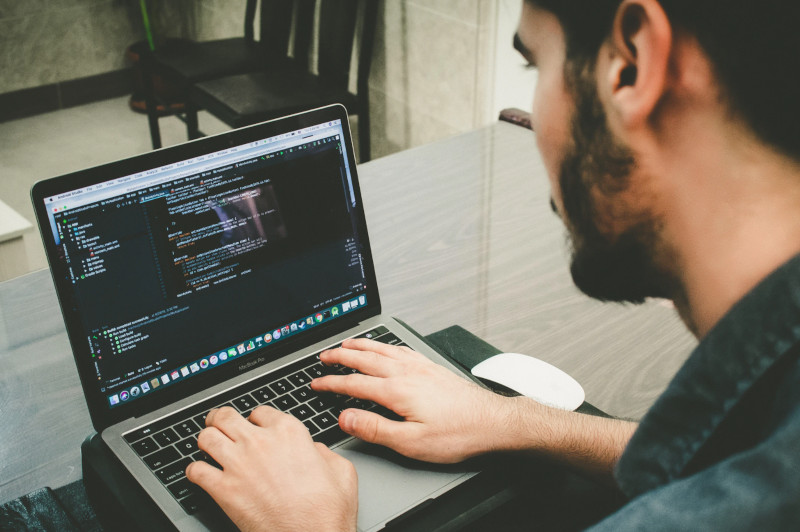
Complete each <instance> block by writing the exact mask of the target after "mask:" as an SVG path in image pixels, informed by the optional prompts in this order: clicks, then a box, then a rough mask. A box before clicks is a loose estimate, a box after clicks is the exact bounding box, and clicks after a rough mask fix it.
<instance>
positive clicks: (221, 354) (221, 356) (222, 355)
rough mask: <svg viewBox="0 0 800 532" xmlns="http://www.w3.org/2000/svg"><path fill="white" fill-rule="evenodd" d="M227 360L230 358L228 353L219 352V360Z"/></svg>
mask: <svg viewBox="0 0 800 532" xmlns="http://www.w3.org/2000/svg"><path fill="white" fill-rule="evenodd" d="M226 360H228V353H220V354H219V361H220V362H225V361H226Z"/></svg>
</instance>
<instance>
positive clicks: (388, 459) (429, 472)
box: [335, 440, 474, 531]
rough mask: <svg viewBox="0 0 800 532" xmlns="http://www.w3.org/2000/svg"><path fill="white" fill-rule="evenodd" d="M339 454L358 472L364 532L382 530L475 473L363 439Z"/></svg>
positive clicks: (359, 498)
mask: <svg viewBox="0 0 800 532" xmlns="http://www.w3.org/2000/svg"><path fill="white" fill-rule="evenodd" d="M335 451H336V452H337V453H339V454H340V455H342V456H344V457H345V458H347V459H348V460H350V461H351V462H352V463H353V464H354V465H355V466H356V471H357V472H358V530H360V531H368V530H373V529H377V528H382V527H383V525H385V524H386V522H387V521H390V520H392V519H394V518H395V517H397V516H399V515H401V514H403V513H405V512H406V511H408V510H410V509H411V508H413V507H415V506H417V505H418V504H420V503H421V502H423V501H425V500H426V499H428V498H430V497H437V496H439V495H440V494H441V493H443V492H444V491H446V489H445V488H449V487H455V486H457V485H458V484H460V483H461V482H462V481H464V480H467V479H468V478H469V477H471V476H472V475H473V474H474V472H471V471H467V470H466V469H465V468H464V466H463V465H459V464H456V465H454V466H453V465H446V466H440V465H435V464H426V463H423V462H418V461H416V460H410V459H408V458H405V457H402V456H400V455H399V454H397V453H395V452H394V451H390V450H389V449H386V448H385V447H380V446H377V445H372V444H369V443H364V442H362V441H360V440H351V441H349V442H347V443H345V444H344V445H342V446H341V447H338V448H337V449H335Z"/></svg>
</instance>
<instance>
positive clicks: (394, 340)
mask: <svg viewBox="0 0 800 532" xmlns="http://www.w3.org/2000/svg"><path fill="white" fill-rule="evenodd" d="M376 340H377V341H379V342H380V343H382V344H390V345H399V344H401V343H403V341H402V340H401V339H400V338H398V337H397V336H395V335H394V334H393V333H387V334H384V335H383V336H381V337H379V338H376Z"/></svg>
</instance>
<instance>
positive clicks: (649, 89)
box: [598, 0, 672, 127]
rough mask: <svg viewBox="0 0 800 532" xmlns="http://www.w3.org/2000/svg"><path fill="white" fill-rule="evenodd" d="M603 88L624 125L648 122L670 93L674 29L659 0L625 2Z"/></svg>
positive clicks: (616, 22)
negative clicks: (668, 88)
mask: <svg viewBox="0 0 800 532" xmlns="http://www.w3.org/2000/svg"><path fill="white" fill-rule="evenodd" d="M606 46H607V50H608V54H607V59H606V61H603V60H602V59H601V60H600V61H599V62H598V66H602V67H604V68H603V69H604V70H605V72H602V71H601V72H600V73H599V74H600V80H601V83H602V84H604V85H605V86H604V87H602V88H601V91H602V92H606V94H607V96H608V97H609V98H608V103H609V104H610V106H611V108H612V109H614V112H615V114H617V115H618V117H619V119H620V120H621V122H622V123H623V124H624V125H626V126H628V127H636V126H637V125H641V124H642V123H643V122H645V121H647V120H648V118H649V117H650V116H651V113H652V112H653V111H654V109H655V108H656V106H657V105H658V103H659V100H660V99H661V97H662V95H663V94H664V92H665V90H666V84H667V74H668V69H669V56H670V49H671V47H672V27H671V25H670V23H669V19H668V18H667V15H666V13H664V10H663V8H662V7H661V5H660V4H659V3H658V1H657V0H624V1H623V2H622V4H621V5H620V7H619V8H618V10H617V14H616V16H615V18H614V25H613V28H612V31H611V37H610V40H609V42H608V43H607V45H606Z"/></svg>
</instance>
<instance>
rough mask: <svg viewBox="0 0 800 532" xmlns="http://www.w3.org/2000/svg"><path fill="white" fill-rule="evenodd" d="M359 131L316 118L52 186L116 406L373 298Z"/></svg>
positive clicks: (91, 353)
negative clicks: (69, 185)
mask: <svg viewBox="0 0 800 532" xmlns="http://www.w3.org/2000/svg"><path fill="white" fill-rule="evenodd" d="M346 133H347V134H348V135H349V132H346V130H345V129H344V128H343V124H342V121H341V120H340V119H337V120H332V121H327V122H323V123H317V124H314V125H311V126H307V127H302V128H300V129H296V130H294V131H288V132H284V133H280V134H277V135H273V136H270V137H267V138H260V139H256V140H248V142H246V143H244V144H240V145H234V146H230V147H228V148H225V149H222V150H218V151H214V152H211V153H204V154H201V155H195V156H192V157H190V158H186V159H184V160H178V161H174V162H171V163H169V164H165V165H163V166H160V167H156V168H149V169H145V170H142V171H138V172H136V173H133V174H131V175H121V176H119V177H114V178H113V179H109V180H107V181H104V182H98V183H93V184H91V185H88V186H84V187H82V188H78V189H74V190H69V191H65V192H61V193H57V194H54V195H50V196H46V197H43V198H42V201H43V202H44V204H45V207H46V212H47V215H46V216H47V220H48V222H49V230H50V235H48V236H50V238H52V239H53V242H52V244H54V246H53V247H52V249H54V250H55V254H56V255H57V257H56V260H57V261H58V262H59V265H60V267H59V268H57V269H56V268H54V271H59V272H63V275H64V277H65V278H63V279H57V284H60V285H61V289H60V292H61V293H60V295H61V297H62V307H63V308H64V311H65V314H70V313H71V314H73V315H72V316H71V318H72V319H73V323H79V328H80V332H81V334H80V338H79V340H80V341H83V342H85V346H86V349H85V351H84V353H85V355H83V356H86V357H88V358H89V359H90V360H89V365H88V366H85V368H89V369H88V370H87V371H88V372H89V373H90V377H91V379H92V382H93V383H94V384H95V385H96V387H97V392H99V394H101V396H102V397H103V398H104V400H105V402H106V407H107V408H108V409H115V408H119V407H121V406H122V405H125V404H130V403H132V402H136V401H139V400H141V399H142V398H145V397H148V396H153V395H157V394H159V393H161V392H163V391H164V390H166V389H169V388H170V387H173V386H175V385H176V384H180V383H182V382H186V381H190V380H192V379H194V378H196V377H197V376H200V375H202V374H208V373H213V372H215V371H219V370H220V368H223V367H225V366H226V365H229V364H231V363H232V362H234V361H240V360H242V359H248V358H249V359H251V360H252V355H253V354H254V353H261V354H263V353H265V352H269V351H270V350H271V349H272V350H274V348H275V347H277V346H278V345H280V344H282V343H284V342H287V341H289V340H291V339H292V338H293V337H298V336H300V335H305V334H309V333H310V332H311V331H312V330H314V329H316V328H319V327H321V326H324V325H325V324H326V322H330V321H334V320H338V319H341V318H342V317H344V316H345V315H347V314H348V313H353V312H354V311H355V310H356V309H360V308H361V307H364V306H365V305H369V303H370V301H369V300H368V299H367V291H366V287H367V284H368V277H367V275H366V274H365V267H364V263H363V256H362V253H363V251H364V248H363V245H362V236H363V237H364V238H365V237H366V236H365V235H361V234H360V231H359V223H358V217H357V198H358V196H357V193H356V191H355V190H354V184H353V176H352V175H351V169H350V164H349V161H348V152H349V150H347V149H345V142H344V139H345V134H346ZM46 233H47V231H46V230H45V229H44V228H43V234H46ZM51 254H52V253H51ZM52 260H53V258H52V257H51V261H52ZM64 287H67V288H64ZM68 321H69V317H68ZM74 342H75V340H74V334H73V344H74ZM76 356H78V353H76ZM79 366H80V361H79ZM220 373H222V372H220ZM95 378H96V381H94V379H95ZM84 386H86V376H85V375H84Z"/></svg>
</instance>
